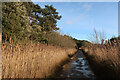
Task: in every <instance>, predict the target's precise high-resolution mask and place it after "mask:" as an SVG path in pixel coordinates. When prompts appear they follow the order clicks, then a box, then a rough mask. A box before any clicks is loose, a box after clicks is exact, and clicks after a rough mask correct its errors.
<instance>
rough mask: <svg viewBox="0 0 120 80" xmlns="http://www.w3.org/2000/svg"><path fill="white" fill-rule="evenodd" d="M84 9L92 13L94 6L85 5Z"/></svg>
mask: <svg viewBox="0 0 120 80" xmlns="http://www.w3.org/2000/svg"><path fill="white" fill-rule="evenodd" d="M83 8H84V9H85V10H86V11H90V10H91V8H92V6H91V5H90V4H88V3H87V4H83Z"/></svg>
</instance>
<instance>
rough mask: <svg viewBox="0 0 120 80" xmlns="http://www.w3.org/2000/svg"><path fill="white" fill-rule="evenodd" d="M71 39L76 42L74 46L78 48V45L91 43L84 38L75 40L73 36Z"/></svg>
mask: <svg viewBox="0 0 120 80" xmlns="http://www.w3.org/2000/svg"><path fill="white" fill-rule="evenodd" d="M73 40H74V41H75V42H76V44H77V46H76V48H77V49H78V48H79V47H81V46H86V47H87V46H89V45H90V44H92V43H90V42H88V41H86V40H77V39H75V38H73Z"/></svg>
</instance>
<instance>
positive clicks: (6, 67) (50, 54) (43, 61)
mask: <svg viewBox="0 0 120 80" xmlns="http://www.w3.org/2000/svg"><path fill="white" fill-rule="evenodd" d="M75 51H76V49H74V48H71V49H70V48H69V49H64V48H61V47H55V46H50V45H48V46H47V45H43V44H40V43H37V44H35V43H33V42H28V43H25V44H22V43H21V42H18V43H13V42H12V41H9V42H4V43H3V44H2V60H3V61H2V78H45V77H47V76H49V75H51V74H53V73H54V71H55V70H56V69H57V67H58V66H60V64H61V63H62V62H63V61H64V60H65V59H67V58H68V55H70V54H74V53H75Z"/></svg>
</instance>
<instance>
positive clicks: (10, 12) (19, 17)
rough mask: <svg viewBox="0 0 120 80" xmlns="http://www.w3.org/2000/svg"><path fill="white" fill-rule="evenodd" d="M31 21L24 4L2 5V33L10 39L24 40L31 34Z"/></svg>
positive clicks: (7, 3)
mask: <svg viewBox="0 0 120 80" xmlns="http://www.w3.org/2000/svg"><path fill="white" fill-rule="evenodd" d="M31 29H32V28H31V27H30V19H29V17H28V16H27V11H26V8H25V6H24V5H23V3H22V2H4V3H3V4H2V33H3V40H4V39H5V36H6V35H7V36H8V39H9V38H10V37H12V39H23V38H27V36H29V33H30V32H31Z"/></svg>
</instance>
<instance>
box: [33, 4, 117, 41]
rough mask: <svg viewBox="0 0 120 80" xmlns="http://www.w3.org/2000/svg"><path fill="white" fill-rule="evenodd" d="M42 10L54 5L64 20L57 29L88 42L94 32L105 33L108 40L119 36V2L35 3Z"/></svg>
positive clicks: (59, 22)
mask: <svg viewBox="0 0 120 80" xmlns="http://www.w3.org/2000/svg"><path fill="white" fill-rule="evenodd" d="M34 4H39V5H40V6H41V7H42V8H44V6H45V5H53V7H55V8H56V9H57V12H59V15H61V16H62V18H61V19H60V20H59V21H58V22H57V27H59V28H60V31H61V32H62V33H64V34H67V35H70V36H71V37H73V38H76V39H78V40H87V41H89V37H91V34H93V30H94V29H96V30H97V31H100V32H102V31H104V32H105V34H106V37H107V39H110V38H112V37H114V36H115V37H117V36H118V3H117V2H41V3H38V2H34Z"/></svg>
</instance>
